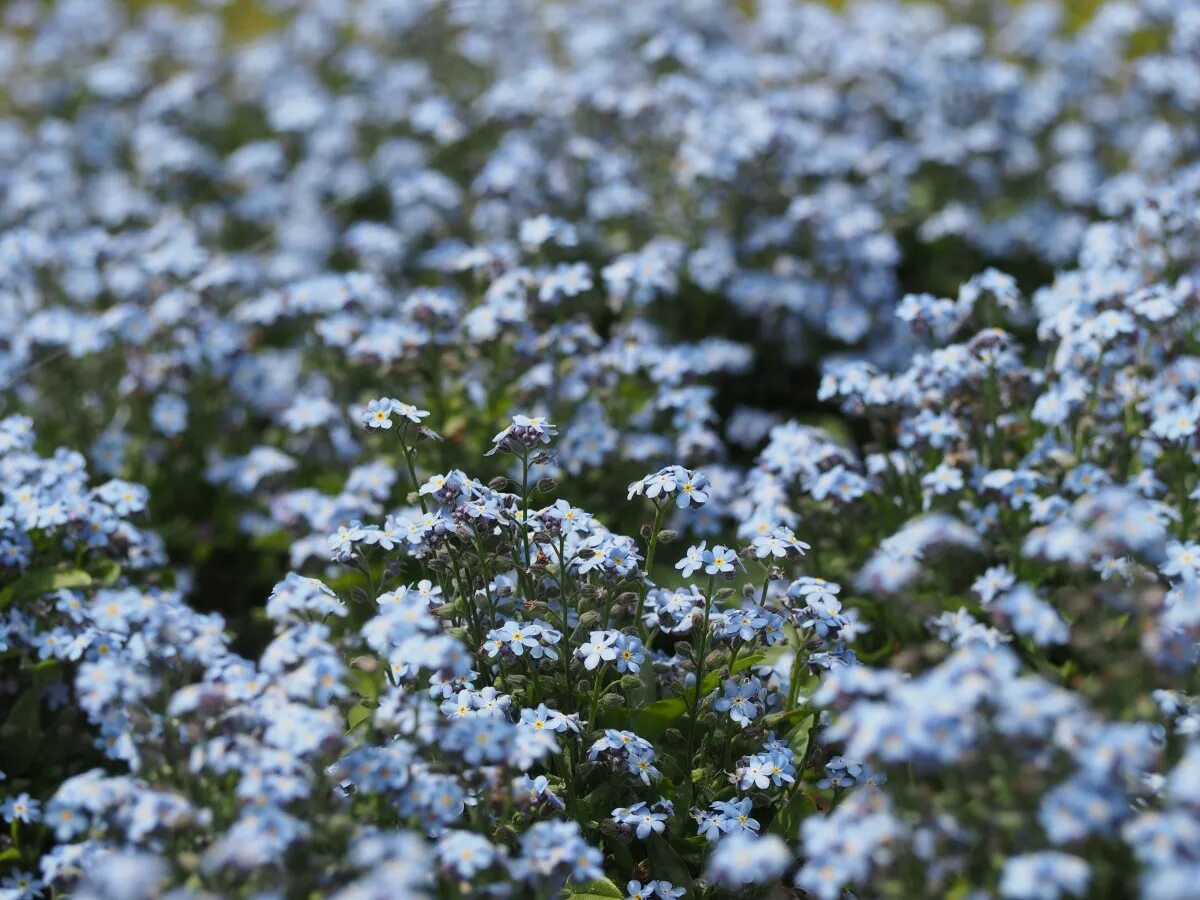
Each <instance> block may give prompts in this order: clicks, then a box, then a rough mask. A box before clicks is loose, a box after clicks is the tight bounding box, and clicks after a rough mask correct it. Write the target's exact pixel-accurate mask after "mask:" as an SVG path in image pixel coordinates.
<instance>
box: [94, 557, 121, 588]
mask: <svg viewBox="0 0 1200 900" xmlns="http://www.w3.org/2000/svg"><path fill="white" fill-rule="evenodd" d="M88 574H90V575H91V576H92V581H94V582H96V583H97V584H99V585H100V586H101V587H112V586H113V585H114V584H116V583H117V579H118V578H120V577H121V565H120V563H118V562H117V561H116V560H115V559H100V560H97V561H96V562H94V563H92V564H91V565H90V566H88Z"/></svg>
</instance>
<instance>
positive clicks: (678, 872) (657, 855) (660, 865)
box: [649, 834, 694, 897]
mask: <svg viewBox="0 0 1200 900" xmlns="http://www.w3.org/2000/svg"><path fill="white" fill-rule="evenodd" d="M649 849H650V863H651V868H650V871H652V872H653V873H654V877H655V878H656V879H662V880H663V881H669V882H671V884H673V885H674V886H675V887H682V888H685V889H686V890H687V894H686V896H688V897H692V896H694V890H693V888H692V873H691V871H690V870H689V869H688V866H687V863H685V862H684V861H683V857H682V856H680V855H679V854H678V853H677V852H676V851H675V848H674V847H672V846H671V845H670V844H668V843H667V842H666V841H665V840H664V839H663V838H662V837H661V836H660V835H657V834H651V835H650V846H649Z"/></svg>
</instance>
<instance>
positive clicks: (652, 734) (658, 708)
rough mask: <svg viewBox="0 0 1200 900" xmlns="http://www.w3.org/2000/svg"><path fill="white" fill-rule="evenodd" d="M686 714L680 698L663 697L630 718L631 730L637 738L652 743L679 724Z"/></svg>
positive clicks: (685, 706) (685, 708) (684, 705)
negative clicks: (642, 738) (631, 722)
mask: <svg viewBox="0 0 1200 900" xmlns="http://www.w3.org/2000/svg"><path fill="white" fill-rule="evenodd" d="M686 712H687V704H686V703H684V702H683V698H682V697H665V698H663V699H662V700H656V701H655V702H653V703H651V704H649V705H648V706H645V707H643V708H642V709H639V710H638V711H637V712H635V713H634V714H633V715H632V716H631V718H632V720H633V730H634V732H636V734H637V735H638V736H639V737H644V738H645V739H646V740H648V741H650V742H651V743H654V742H655V741H658V740H659V739H660V738H662V736H663V732H664V731H666V730H667V729H668V728H670V727H671V726H672V725H675V724H677V723H678V722H680V721H681V720H682V719H683V717H684V714H685V713H686Z"/></svg>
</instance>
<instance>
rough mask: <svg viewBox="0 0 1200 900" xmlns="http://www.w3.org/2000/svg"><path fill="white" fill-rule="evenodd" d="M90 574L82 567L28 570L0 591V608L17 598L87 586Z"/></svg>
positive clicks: (25, 598) (28, 597)
mask: <svg viewBox="0 0 1200 900" xmlns="http://www.w3.org/2000/svg"><path fill="white" fill-rule="evenodd" d="M91 583H92V576H91V575H89V574H88V573H87V572H85V571H83V569H70V568H64V569H50V570H42V571H38V572H30V573H29V574H27V575H25V576H24V577H22V578H19V579H18V580H16V581H14V582H13V583H12V584H10V585H9V586H8V587H6V588H5V589H4V590H2V591H0V609H5V608H6V607H7V606H8V605H9V604H10V603H12V602H14V601H17V600H35V599H37V598H38V597H41V596H43V595H45V594H49V593H50V592H52V591H57V590H61V589H62V588H80V587H87V586H88V585H90V584H91Z"/></svg>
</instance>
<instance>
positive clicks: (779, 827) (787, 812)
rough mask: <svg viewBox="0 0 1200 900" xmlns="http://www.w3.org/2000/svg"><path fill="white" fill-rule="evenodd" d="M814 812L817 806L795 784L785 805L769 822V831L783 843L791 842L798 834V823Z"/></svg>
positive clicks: (799, 785)
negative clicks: (783, 841) (781, 839)
mask: <svg viewBox="0 0 1200 900" xmlns="http://www.w3.org/2000/svg"><path fill="white" fill-rule="evenodd" d="M816 811H817V804H816V802H815V801H814V800H813V798H812V795H810V794H808V793H807V792H805V790H804V788H803V786H802V785H801V784H800V783H799V782H797V783H796V784H794V785H793V786H792V793H791V796H790V797H789V798H788V801H787V803H785V804H784V806H783V808H782V809H781V810H779V812H778V813H777V814H776V816H775V818H774V819H773V820H772V821H771V826H770V828H769V830H770V831H772V832H774V833H775V834H777V835H779V836H780V837H781V838H783V839H784V840H785V841H792V840H794V839H795V838H796V837H797V835H798V834H799V832H800V823H801V822H802V821H804V819H805V818H806V817H807V816H810V815H812V814H813V813H814V812H816Z"/></svg>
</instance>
